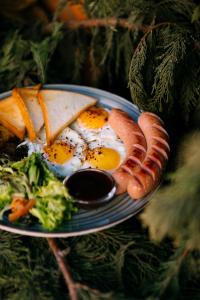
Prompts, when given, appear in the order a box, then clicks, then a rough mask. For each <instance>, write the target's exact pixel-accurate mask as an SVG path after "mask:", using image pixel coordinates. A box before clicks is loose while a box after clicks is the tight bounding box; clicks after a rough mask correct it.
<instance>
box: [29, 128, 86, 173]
mask: <svg viewBox="0 0 200 300" xmlns="http://www.w3.org/2000/svg"><path fill="white" fill-rule="evenodd" d="M41 136H42V133H41ZM59 141H62V142H65V143H67V144H69V145H71V146H73V147H74V153H73V156H72V157H71V158H70V159H69V160H68V161H67V162H65V163H63V164H58V163H56V162H52V161H50V160H49V159H48V155H47V153H45V151H44V147H45V145H46V144H45V143H44V140H43V141H42V139H40V140H38V141H37V142H34V143H33V142H30V141H27V142H26V144H27V147H28V155H31V154H32V153H35V152H38V153H41V157H42V159H43V160H44V161H46V163H47V165H48V167H49V169H50V170H51V171H53V172H54V174H55V175H56V176H58V177H65V176H69V175H71V174H72V173H73V172H75V171H76V170H79V169H80V168H81V166H82V164H83V162H84V160H85V156H86V153H85V151H86V149H87V144H86V143H85V141H84V140H83V138H81V136H80V135H79V134H78V133H77V132H76V131H74V130H72V129H71V128H69V127H67V128H65V129H64V130H63V131H62V133H61V134H60V135H59V136H58V137H57V138H56V140H55V143H56V142H59Z"/></svg>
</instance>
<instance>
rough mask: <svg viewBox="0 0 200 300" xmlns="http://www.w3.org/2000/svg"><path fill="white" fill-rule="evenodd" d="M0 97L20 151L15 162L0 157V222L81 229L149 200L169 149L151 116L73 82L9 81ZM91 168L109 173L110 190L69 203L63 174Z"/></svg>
mask: <svg viewBox="0 0 200 300" xmlns="http://www.w3.org/2000/svg"><path fill="white" fill-rule="evenodd" d="M0 98H1V100H2V101H0V124H1V125H2V126H4V127H5V128H7V129H8V130H9V131H10V132H11V133H12V134H13V135H15V136H17V138H18V142H17V143H14V142H12V148H13V151H12V152H14V153H17V152H20V150H22V149H23V148H24V147H25V148H26V151H27V153H26V157H25V158H23V159H21V160H19V159H18V160H19V161H16V162H12V163H10V161H6V160H5V159H4V158H3V159H1V163H0V175H1V176H0V192H1V195H0V229H3V230H6V231H9V232H13V233H18V234H23V235H29V236H38V237H69V236H77V235H83V234H87V233H91V232H95V231H99V230H103V229H106V228H109V227H111V226H114V225H116V224H119V223H121V222H123V221H124V220H126V219H128V218H130V217H132V216H133V215H135V214H137V213H138V212H139V211H140V210H141V209H142V208H143V207H144V206H145V204H146V203H147V202H148V201H149V199H150V197H151V194H152V193H153V192H154V191H155V189H156V188H157V186H158V184H159V181H160V178H161V176H162V172H163V169H164V165H165V163H166V161H167V159H168V154H169V145H168V135H167V132H166V130H165V129H164V125H163V122H162V121H161V120H160V118H159V117H158V116H156V115H154V114H151V113H149V112H146V113H141V112H140V111H139V109H138V108H137V107H136V106H135V105H134V104H132V103H130V102H129V101H127V100H125V99H123V98H121V97H119V96H117V95H114V94H111V93H109V92H105V91H102V90H99V89H95V88H90V87H83V86H77V85H45V86H43V87H41V86H40V85H38V86H35V87H32V88H22V89H17V88H16V89H14V90H13V91H12V92H7V93H3V94H1V97H0ZM138 124H139V125H138ZM7 144H8V145H9V146H8V147H7V149H8V148H10V147H11V146H10V144H9V143H7ZM5 145H6V143H5ZM5 149H6V147H5ZM6 151H7V150H5V151H4V152H5V154H6ZM1 152H2V150H1ZM8 152H9V151H8ZM7 160H8V159H7ZM94 169H97V170H99V172H101V170H103V171H102V172H106V173H107V174H109V176H110V177H112V178H113V179H114V182H115V184H116V186H112V191H114V192H116V193H115V195H114V197H112V199H111V200H109V201H107V202H106V203H104V205H100V206H97V207H96V206H95V207H92V208H91V207H89V209H87V207H85V206H84V207H81V206H78V208H77V207H76V205H74V200H73V197H71V195H70V194H68V193H67V190H66V188H65V185H64V184H63V180H64V179H65V180H64V183H67V182H69V181H67V180H66V179H68V177H70V176H72V175H73V174H75V173H76V172H80V171H81V170H84V171H85V170H86V171H87V170H91V171H92V170H94ZM90 173H91V172H90ZM90 175H91V174H90ZM93 175H94V174H92V175H91V176H92V177H94V176H93ZM92 177H90V178H92ZM8 178H9V180H10V181H9V180H8ZM83 178H84V177H83ZM10 182H11V183H12V184H10ZM81 182H82V187H84V184H83V180H82V181H81ZM81 182H80V183H81ZM78 185H79V184H78ZM80 185H81V184H80ZM68 192H69V191H68ZM3 193H4V195H3ZM5 195H6V196H5ZM3 196H4V198H3ZM6 197H7V198H6ZM9 197H10V198H12V201H11V202H9V201H10V200H5V199H10V198H9ZM2 199H3V200H2ZM6 201H7V202H6ZM28 212H30V215H31V217H29V216H28V217H27V215H26V214H27V213H28ZM24 215H25V217H23V216H24ZM21 217H22V218H21Z"/></svg>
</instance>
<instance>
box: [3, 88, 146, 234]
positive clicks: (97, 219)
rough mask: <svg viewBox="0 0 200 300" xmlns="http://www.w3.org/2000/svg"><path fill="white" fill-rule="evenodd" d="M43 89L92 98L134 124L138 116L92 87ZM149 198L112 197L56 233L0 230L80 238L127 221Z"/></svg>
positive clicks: (33, 229) (36, 227)
mask: <svg viewBox="0 0 200 300" xmlns="http://www.w3.org/2000/svg"><path fill="white" fill-rule="evenodd" d="M43 88H45V89H54V90H67V91H71V92H75V93H80V94H85V95H89V96H92V97H94V98H96V99H97V100H98V104H99V105H101V106H104V107H106V108H108V109H110V108H112V107H115V108H120V109H122V110H124V111H126V112H127V113H128V114H129V115H130V116H131V117H132V118H133V119H134V120H135V121H137V118H138V116H139V114H140V111H139V109H138V108H137V107H136V106H135V105H133V104H132V103H131V102H129V101H127V100H125V99H123V98H121V97H119V96H117V95H114V94H111V93H109V92H106V91H103V90H99V89H96V88H91V87H85V86H78V85H64V84H57V85H45V86H44V87H43ZM9 95H10V92H7V93H3V94H1V95H0V99H3V98H5V97H7V96H9ZM149 198H150V195H149V196H147V197H145V198H144V199H141V200H139V201H134V200H133V199H131V198H130V197H129V196H128V195H127V194H122V195H120V196H117V197H114V198H113V199H112V200H111V201H110V202H109V203H107V204H106V205H104V206H102V207H99V208H96V209H91V210H83V209H79V210H78V212H77V213H76V214H74V215H73V217H72V219H71V220H70V221H67V222H66V223H63V224H62V225H61V226H60V227H59V228H58V229H57V230H56V231H53V232H52V231H51V232H49V231H46V230H44V229H43V228H42V226H41V225H39V224H37V225H34V226H29V227H28V226H25V225H17V226H16V225H13V224H11V223H9V224H8V223H3V222H1V223H0V229H2V230H6V231H9V232H12V233H17V234H22V235H28V236H35V237H46V238H47V237H71V236H78V235H84V234H88V233H92V232H96V231H99V230H103V229H106V228H109V227H112V226H115V225H117V224H119V223H121V222H123V221H125V220H127V219H129V218H130V217H132V216H133V215H135V214H137V213H138V212H139V211H140V210H141V209H142V208H143V207H144V206H145V204H146V203H147V202H148V201H149Z"/></svg>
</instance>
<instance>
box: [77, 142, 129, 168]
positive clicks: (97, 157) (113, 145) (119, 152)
mask: <svg viewBox="0 0 200 300" xmlns="http://www.w3.org/2000/svg"><path fill="white" fill-rule="evenodd" d="M125 157H126V151H125V148H124V145H123V143H122V142H121V141H118V140H114V139H110V138H109V139H103V140H101V139H98V140H95V141H92V142H91V143H89V144H88V150H87V154H86V160H85V162H84V163H83V165H82V167H81V168H97V169H101V170H105V171H107V172H110V173H112V172H113V171H114V170H116V169H117V168H118V167H119V166H120V164H121V163H122V162H123V161H124V159H125Z"/></svg>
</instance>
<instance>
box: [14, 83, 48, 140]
mask: <svg viewBox="0 0 200 300" xmlns="http://www.w3.org/2000/svg"><path fill="white" fill-rule="evenodd" d="M38 92H39V85H38V86H36V87H33V88H15V89H14V90H13V97H14V98H15V99H16V101H17V104H18V106H19V109H20V111H21V114H22V116H23V118H24V123H25V125H26V128H27V131H28V135H29V139H30V140H31V141H33V140H35V139H36V136H37V133H38V132H39V131H40V129H41V127H42V126H43V124H44V119H43V115H42V110H41V107H40V105H39V102H38Z"/></svg>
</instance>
